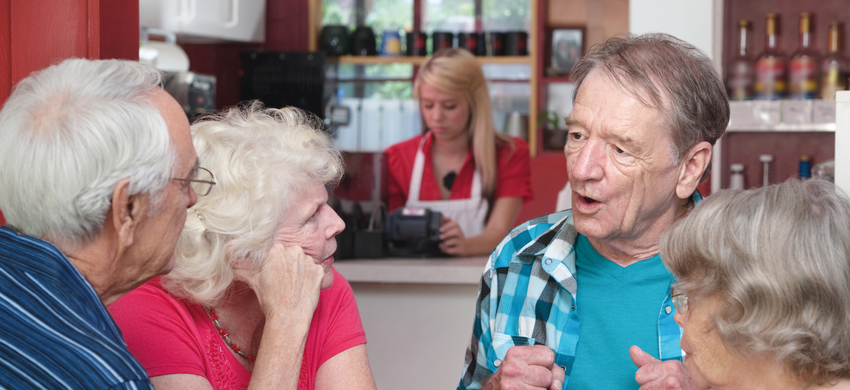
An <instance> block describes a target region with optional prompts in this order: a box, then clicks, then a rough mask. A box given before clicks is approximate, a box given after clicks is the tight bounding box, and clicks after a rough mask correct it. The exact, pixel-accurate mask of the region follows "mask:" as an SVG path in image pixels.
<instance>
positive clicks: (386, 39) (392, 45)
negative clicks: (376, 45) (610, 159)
mask: <svg viewBox="0 0 850 390" xmlns="http://www.w3.org/2000/svg"><path fill="white" fill-rule="evenodd" d="M381 55H382V56H399V55H401V35H400V34H399V33H398V30H384V34H383V35H382V36H381Z"/></svg>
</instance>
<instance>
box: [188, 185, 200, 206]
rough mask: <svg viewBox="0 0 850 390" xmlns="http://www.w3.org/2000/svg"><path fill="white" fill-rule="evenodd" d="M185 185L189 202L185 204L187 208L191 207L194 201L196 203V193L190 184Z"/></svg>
mask: <svg viewBox="0 0 850 390" xmlns="http://www.w3.org/2000/svg"><path fill="white" fill-rule="evenodd" d="M186 187H189V204H188V205H187V206H186V208H187V209H188V208H192V206H194V205H195V203H198V194H197V193H195V189H194V188H192V186H191V185H188V186H186Z"/></svg>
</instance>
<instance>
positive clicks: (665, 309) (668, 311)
mask: <svg viewBox="0 0 850 390" xmlns="http://www.w3.org/2000/svg"><path fill="white" fill-rule="evenodd" d="M671 311H673V309H671V308H670V305H667V307H665V308H664V312H665V313H667V314H670V312H671Z"/></svg>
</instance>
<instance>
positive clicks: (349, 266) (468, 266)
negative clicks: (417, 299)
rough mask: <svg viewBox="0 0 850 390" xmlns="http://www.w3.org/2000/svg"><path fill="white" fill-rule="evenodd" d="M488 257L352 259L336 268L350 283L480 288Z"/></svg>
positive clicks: (335, 265) (338, 263)
mask: <svg viewBox="0 0 850 390" xmlns="http://www.w3.org/2000/svg"><path fill="white" fill-rule="evenodd" d="M487 259H488V258H487V256H476V257H462V258H423V259H408V258H386V259H349V260H338V261H336V262H334V268H336V270H337V271H338V272H339V273H340V274H342V275H343V276H345V278H346V279H347V280H348V281H349V282H350V283H418V284H473V285H477V284H478V283H479V282H480V280H481V275H482V273H483V272H484V266H485V265H486V264H487Z"/></svg>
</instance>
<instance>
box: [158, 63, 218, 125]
mask: <svg viewBox="0 0 850 390" xmlns="http://www.w3.org/2000/svg"><path fill="white" fill-rule="evenodd" d="M215 84H216V83H215V76H212V75H206V74H199V73H195V72H176V73H169V72H165V76H164V77H163V88H164V89H165V90H166V91H167V92H168V93H169V94H170V95H171V96H172V97H174V100H177V103H179V104H180V107H182V108H183V112H185V113H186V116H187V117H188V118H189V122H192V121H193V120H194V119H195V118H196V117H198V116H200V115H203V114H205V113H206V112H207V111H212V110H214V109H215Z"/></svg>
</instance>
